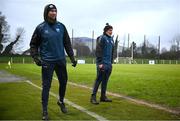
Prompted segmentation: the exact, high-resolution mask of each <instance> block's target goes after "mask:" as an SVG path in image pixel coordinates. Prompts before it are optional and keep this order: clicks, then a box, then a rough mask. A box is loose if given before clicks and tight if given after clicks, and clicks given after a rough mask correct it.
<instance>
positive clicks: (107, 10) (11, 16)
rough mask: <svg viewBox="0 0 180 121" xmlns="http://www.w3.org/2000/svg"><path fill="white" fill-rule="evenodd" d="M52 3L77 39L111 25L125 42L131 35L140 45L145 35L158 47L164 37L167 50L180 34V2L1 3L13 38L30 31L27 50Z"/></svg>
mask: <svg viewBox="0 0 180 121" xmlns="http://www.w3.org/2000/svg"><path fill="white" fill-rule="evenodd" d="M49 3H54V4H55V5H56V6H57V9H58V17H57V19H58V21H60V22H62V23H64V24H65V25H66V27H67V29H68V32H69V34H70V36H71V31H72V29H74V36H75V37H91V36H92V34H91V32H92V30H94V31H95V37H97V36H99V35H100V34H102V32H103V31H102V30H103V28H104V26H105V23H107V22H108V23H109V24H111V25H112V26H113V27H114V34H115V35H117V34H118V35H119V36H120V39H121V40H123V39H125V38H126V36H125V35H127V33H130V37H131V41H135V42H136V43H137V44H140V43H141V42H142V41H143V36H144V34H146V35H147V38H148V40H149V41H150V42H151V43H153V44H157V40H158V36H159V35H160V36H161V45H162V47H167V46H168V45H169V44H170V41H171V40H172V38H173V37H174V36H175V35H176V34H178V33H179V34H180V0H0V11H2V13H3V14H4V15H5V16H6V17H7V21H8V23H9V25H10V26H11V28H10V32H11V37H12V38H13V37H14V36H15V30H16V28H17V27H24V28H25V30H26V33H25V37H24V38H25V42H26V43H25V46H24V48H23V49H27V48H28V47H29V41H30V39H31V36H32V33H33V31H34V29H35V27H36V26H37V25H38V24H39V23H41V22H43V11H44V6H45V5H46V4H49ZM121 43H122V41H121ZM162 47H161V48H162Z"/></svg>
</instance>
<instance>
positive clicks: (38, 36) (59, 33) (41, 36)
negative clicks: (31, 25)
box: [30, 4, 77, 120]
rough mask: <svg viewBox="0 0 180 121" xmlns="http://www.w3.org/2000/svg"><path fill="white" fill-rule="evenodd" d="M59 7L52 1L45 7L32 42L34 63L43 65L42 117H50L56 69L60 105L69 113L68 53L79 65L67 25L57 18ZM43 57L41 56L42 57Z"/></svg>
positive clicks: (44, 118) (73, 63) (73, 62)
mask: <svg viewBox="0 0 180 121" xmlns="http://www.w3.org/2000/svg"><path fill="white" fill-rule="evenodd" d="M56 16H57V9H56V6H55V5H53V4H48V5H47V6H45V8H44V22H42V23H41V24H39V25H38V26H37V27H36V29H35V31H34V33H33V35H32V39H31V42H30V53H31V56H32V58H33V59H34V61H35V63H36V64H37V65H38V66H42V88H43V89H42V111H43V113H42V114H43V117H42V119H43V120H48V110H47V106H48V98H49V90H50V87H51V82H52V77H53V72H54V71H55V72H56V75H57V77H58V80H59V85H60V86H59V100H58V102H57V104H58V105H59V106H60V109H61V111H62V112H63V113H67V108H66V107H65V104H64V96H65V92H66V84H67V78H68V77H67V70H66V59H65V52H64V49H65V50H66V53H67V55H68V56H69V57H70V60H71V62H72V66H74V67H75V66H76V64H77V61H76V60H75V58H74V53H73V49H72V46H71V42H70V38H69V35H68V32H67V30H66V27H65V26H64V25H63V24H62V23H60V22H58V21H57V20H56ZM39 56H40V57H39Z"/></svg>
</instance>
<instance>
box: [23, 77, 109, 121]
mask: <svg viewBox="0 0 180 121" xmlns="http://www.w3.org/2000/svg"><path fill="white" fill-rule="evenodd" d="M25 82H27V83H28V84H30V85H32V86H34V87H36V88H38V89H40V90H42V88H41V87H40V86H38V85H36V84H34V83H32V82H31V81H29V80H27V81H25ZM49 93H50V95H51V96H54V97H55V98H57V99H58V95H56V94H55V93H53V92H51V91H50V92H49ZM65 102H66V103H67V104H68V105H70V106H72V107H74V108H76V109H78V110H80V111H82V112H84V113H87V114H88V115H90V116H92V117H94V118H95V119H97V120H99V121H108V120H107V119H106V118H104V117H102V116H100V115H98V114H96V113H94V112H91V111H88V110H87V109H85V108H84V107H82V106H79V105H77V104H75V103H73V102H71V101H69V100H68V99H65Z"/></svg>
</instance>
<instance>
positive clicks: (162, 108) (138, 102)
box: [53, 78, 180, 115]
mask: <svg viewBox="0 0 180 121" xmlns="http://www.w3.org/2000/svg"><path fill="white" fill-rule="evenodd" d="M53 79H55V80H57V78H53ZM68 84H70V85H73V86H76V87H81V88H85V89H90V90H92V88H91V87H88V86H85V85H81V84H77V83H73V82H68ZM98 92H100V90H98ZM107 94H108V95H111V96H114V97H119V98H123V99H126V100H129V101H131V102H134V103H136V104H141V105H145V106H148V107H151V108H155V109H158V110H163V111H166V112H169V113H172V114H176V115H179V114H180V111H177V110H172V109H169V108H168V107H163V106H161V105H158V104H153V103H149V102H145V101H143V100H139V99H134V98H131V97H128V96H125V95H121V94H117V93H112V92H108V91H107Z"/></svg>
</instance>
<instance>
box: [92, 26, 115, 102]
mask: <svg viewBox="0 0 180 121" xmlns="http://www.w3.org/2000/svg"><path fill="white" fill-rule="evenodd" d="M112 31H113V27H112V26H111V25H109V24H108V23H107V24H106V26H105V27H104V33H103V35H101V36H99V37H98V38H97V46H96V65H97V77H96V80H95V83H94V88H93V92H92V95H91V99H90V102H91V103H92V104H99V102H97V100H96V93H97V91H98V87H99V85H100V83H102V84H101V97H100V101H101V102H112V100H111V99H108V98H107V96H106V88H107V83H108V79H109V77H110V75H111V71H112V61H113V55H114V54H113V53H114V50H115V45H114V40H113V37H111V35H112ZM116 43H117V42H116ZM114 57H115V55H114Z"/></svg>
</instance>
